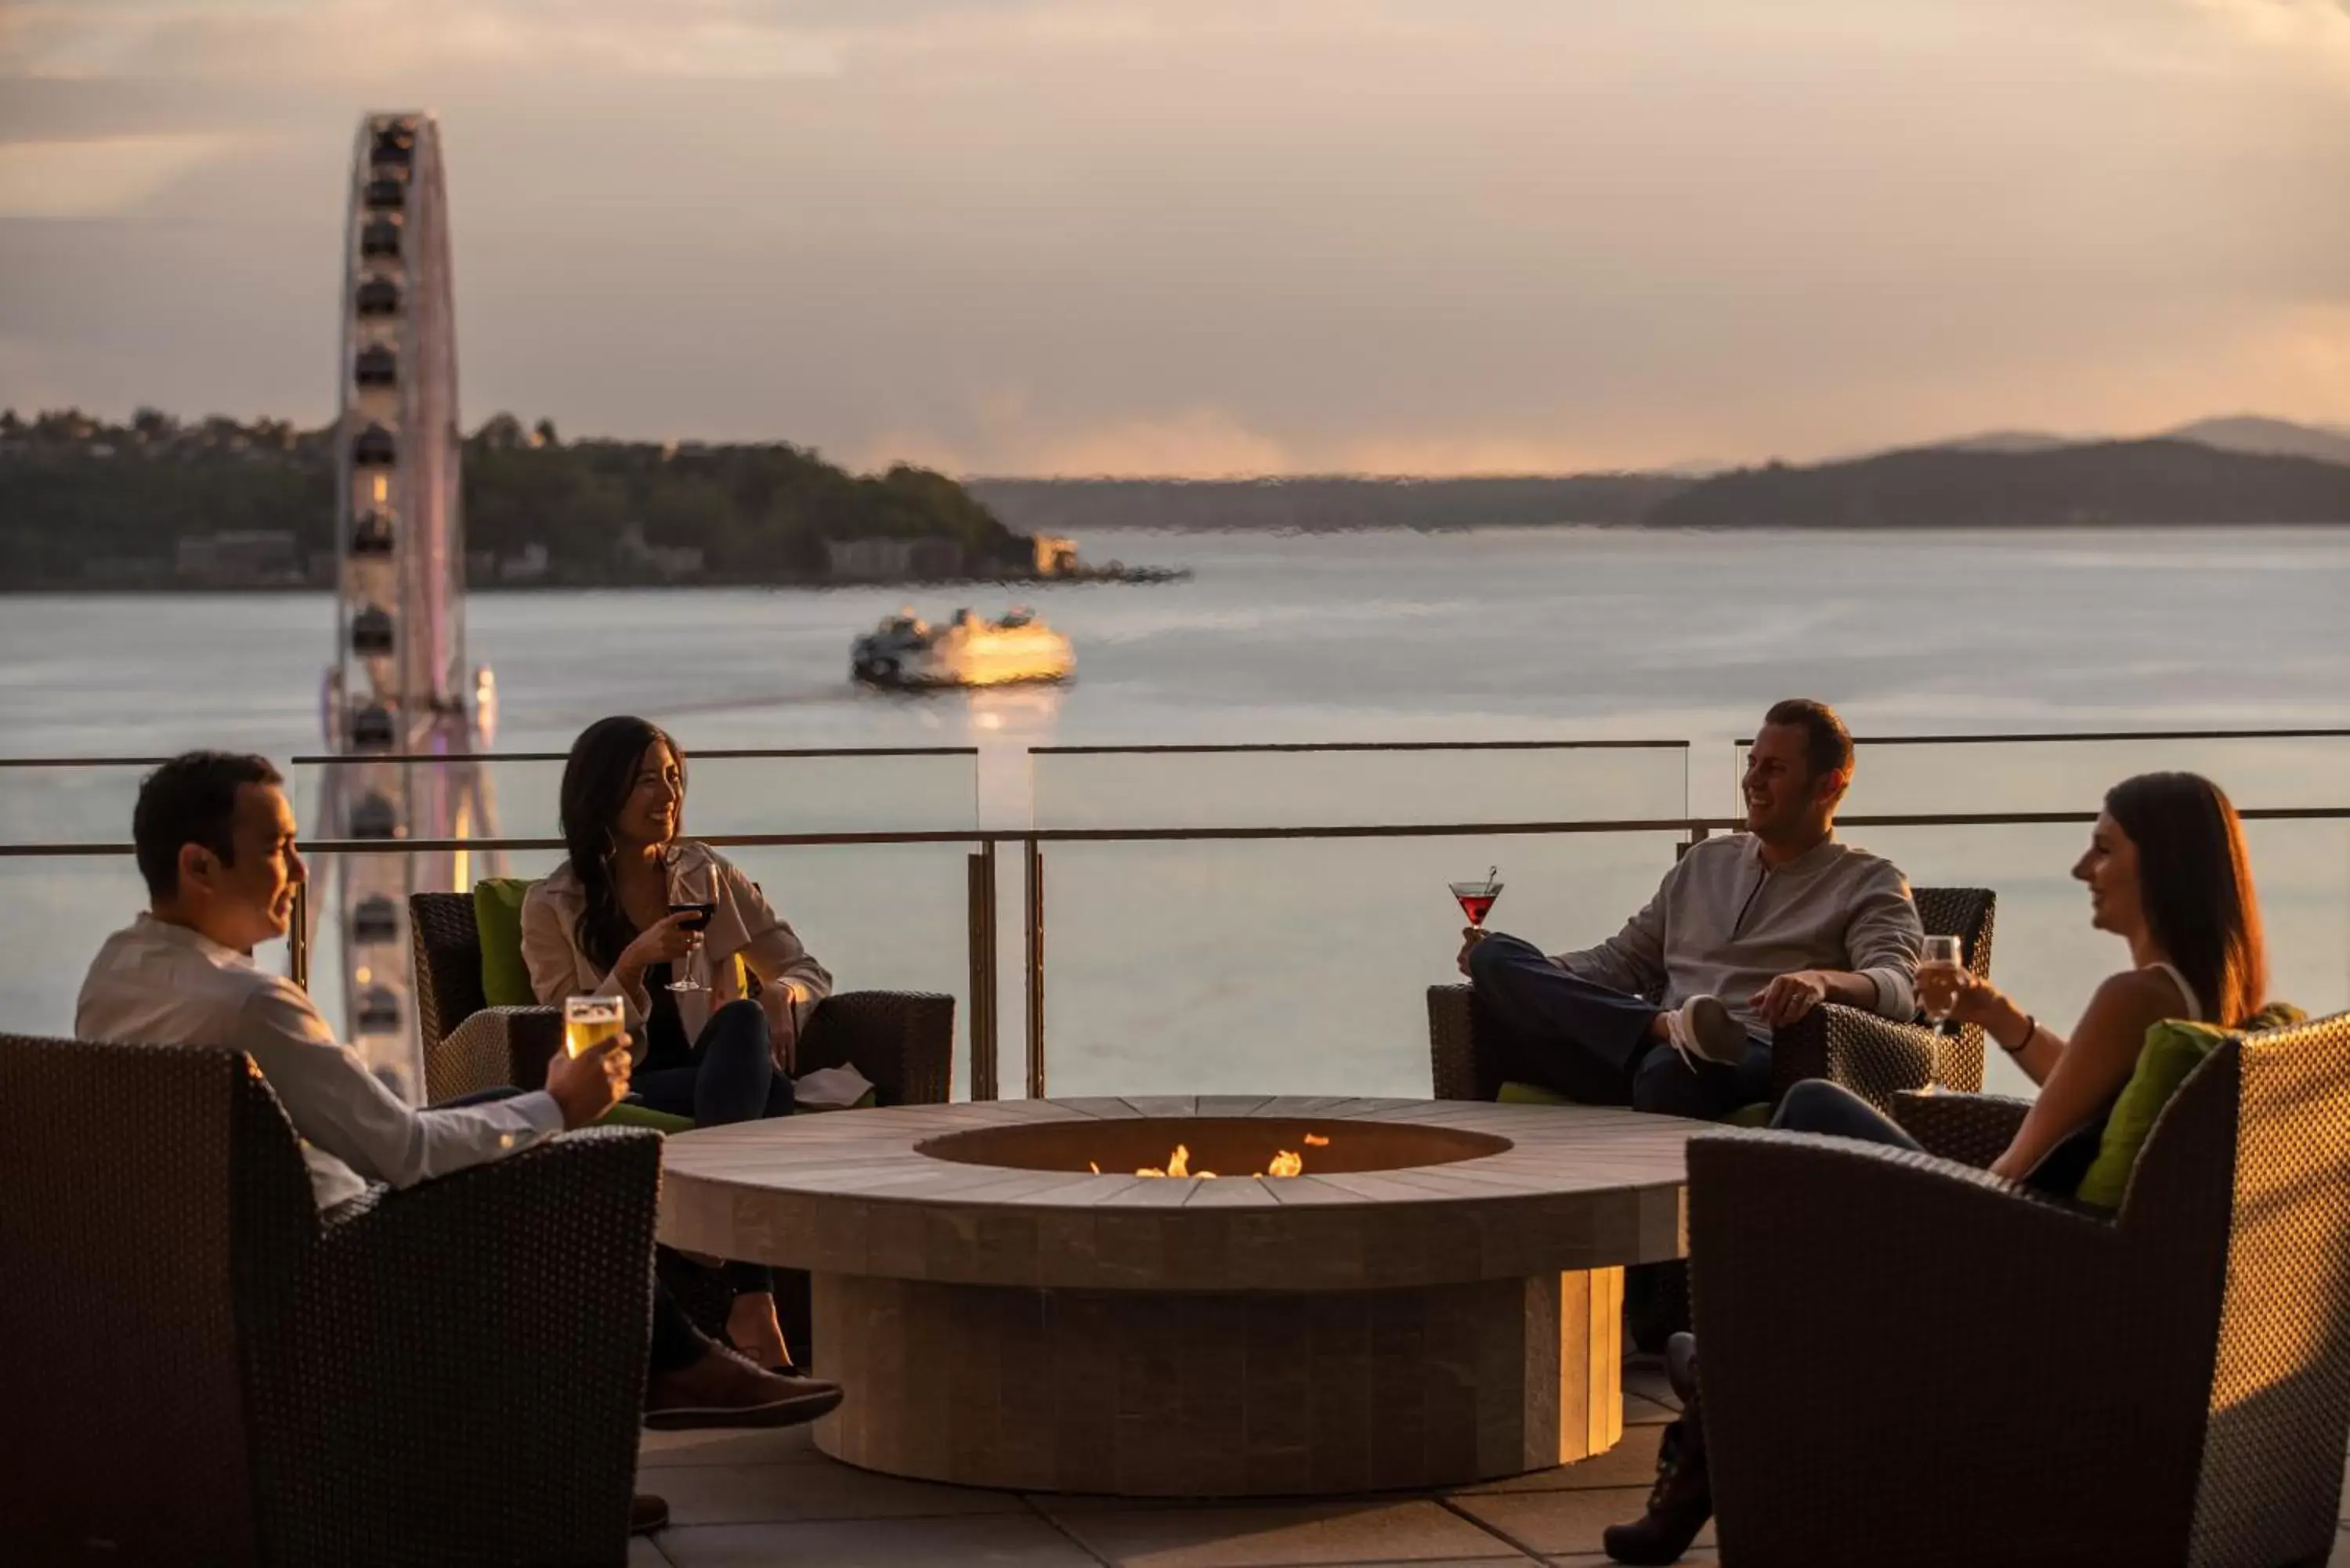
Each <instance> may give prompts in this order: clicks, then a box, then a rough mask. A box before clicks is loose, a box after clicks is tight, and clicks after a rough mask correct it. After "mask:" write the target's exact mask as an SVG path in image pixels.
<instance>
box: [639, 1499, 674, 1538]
mask: <svg viewBox="0 0 2350 1568" xmlns="http://www.w3.org/2000/svg"><path fill="white" fill-rule="evenodd" d="M668 1528H669V1500H668V1499H667V1498H662V1497H655V1496H653V1495H652V1494H651V1493H650V1492H641V1491H640V1492H639V1493H637V1495H636V1496H634V1497H632V1498H630V1499H629V1534H631V1535H650V1534H651V1533H652V1532H654V1531H656V1530H667V1529H668Z"/></svg>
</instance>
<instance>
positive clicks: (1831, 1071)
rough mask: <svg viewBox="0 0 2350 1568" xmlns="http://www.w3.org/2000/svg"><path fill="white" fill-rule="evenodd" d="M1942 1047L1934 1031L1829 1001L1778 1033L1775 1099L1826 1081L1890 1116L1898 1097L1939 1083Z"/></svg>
mask: <svg viewBox="0 0 2350 1568" xmlns="http://www.w3.org/2000/svg"><path fill="white" fill-rule="evenodd" d="M1939 1046H1940V1042H1939V1040H1937V1039H1936V1037H1935V1035H1934V1033H1933V1032H1932V1031H1931V1030H1929V1029H1924V1028H1920V1027H1919V1026H1918V1025H1917V1024H1914V1023H1895V1022H1894V1021H1893V1020H1891V1019H1889V1018H1879V1017H1877V1015H1876V1014H1875V1013H1873V1012H1862V1011H1861V1010H1860V1009H1858V1008H1856V1007H1846V1006H1843V1005H1841V1004H1840V1003H1836V1002H1826V1003H1824V1004H1823V1005H1821V1006H1818V1007H1815V1008H1814V1009H1812V1011H1811V1012H1808V1013H1806V1014H1805V1015H1804V1017H1802V1018H1800V1019H1798V1020H1797V1021H1796V1022H1794V1023H1791V1024H1789V1025H1788V1026H1787V1027H1785V1028H1784V1029H1781V1030H1779V1031H1777V1032H1776V1033H1775V1034H1774V1035H1773V1039H1772V1047H1771V1097H1772V1099H1773V1101H1776V1100H1777V1099H1778V1098H1779V1097H1780V1096H1783V1095H1784V1094H1785V1093H1786V1092H1787V1091H1788V1090H1789V1089H1791V1088H1793V1087H1794V1085H1797V1084H1799V1083H1801V1082H1802V1081H1803V1080H1804V1079H1805V1078H1825V1079H1827V1080H1828V1081H1829V1082H1831V1083H1835V1084H1841V1085H1844V1086H1845V1087H1846V1088H1847V1089H1850V1090H1851V1091H1852V1092H1853V1093H1854V1094H1856V1095H1858V1096H1860V1097H1861V1098H1862V1099H1864V1100H1866V1101H1867V1102H1868V1103H1869V1104H1870V1105H1872V1106H1876V1107H1877V1109H1878V1110H1880V1111H1888V1112H1889V1110H1890V1109H1891V1106H1892V1102H1893V1096H1895V1095H1897V1094H1898V1093H1900V1092H1901V1091H1902V1090H1904V1089H1922V1088H1924V1087H1925V1086H1926V1085H1928V1084H1930V1083H1932V1082H1933V1081H1934V1068H1935V1064H1936V1062H1937V1060H1938V1057H1939Z"/></svg>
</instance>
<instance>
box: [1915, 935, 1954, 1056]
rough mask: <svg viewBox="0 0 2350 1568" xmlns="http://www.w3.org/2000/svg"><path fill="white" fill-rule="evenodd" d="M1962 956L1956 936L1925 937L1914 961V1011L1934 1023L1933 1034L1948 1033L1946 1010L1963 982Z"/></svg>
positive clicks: (1948, 1010) (1948, 1019)
mask: <svg viewBox="0 0 2350 1568" xmlns="http://www.w3.org/2000/svg"><path fill="white" fill-rule="evenodd" d="M1965 970H1966V955H1965V953H1964V951H1963V950H1962V949H1961V948H1960V943H1959V939H1958V938H1956V937H1928V938H1927V939H1926V949H1925V951H1924V952H1923V953H1922V954H1921V955H1920V956H1919V957H1918V1011H1919V1012H1923V1013H1924V1014H1925V1015H1926V1020H1927V1022H1928V1023H1931V1024H1932V1025H1933V1026H1934V1033H1937V1034H1942V1033H1949V1031H1948V1029H1947V1028H1946V1025H1948V1024H1949V1023H1950V1010H1951V1009H1952V1008H1954V1007H1956V1006H1958V1004H1959V988H1960V985H1962V984H1964V983H1965Z"/></svg>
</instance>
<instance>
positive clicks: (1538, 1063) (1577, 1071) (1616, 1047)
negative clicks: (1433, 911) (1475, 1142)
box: [1469, 931, 1771, 1120]
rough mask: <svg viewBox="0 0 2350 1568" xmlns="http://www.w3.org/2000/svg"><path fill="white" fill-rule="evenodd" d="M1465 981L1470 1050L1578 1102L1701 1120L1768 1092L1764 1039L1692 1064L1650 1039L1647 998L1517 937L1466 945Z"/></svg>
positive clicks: (1651, 1006)
mask: <svg viewBox="0 0 2350 1568" xmlns="http://www.w3.org/2000/svg"><path fill="white" fill-rule="evenodd" d="M1469 983H1470V985H1471V987H1472V988H1474V990H1475V992H1476V1000H1477V1010H1478V1014H1479V1016H1478V1020H1477V1048H1478V1051H1479V1053H1480V1054H1482V1055H1485V1056H1487V1057H1488V1058H1489V1059H1490V1060H1491V1061H1492V1063H1493V1064H1494V1065H1495V1067H1496V1068H1497V1069H1498V1070H1499V1073H1500V1075H1501V1076H1502V1077H1503V1079H1504V1080H1513V1081H1515V1082H1517V1083H1521V1084H1538V1085H1542V1086H1543V1087H1544V1088H1546V1089H1553V1090H1555V1091H1557V1092H1558V1093H1559V1094H1562V1095H1565V1096H1566V1097H1567V1098H1569V1099H1571V1100H1576V1101H1580V1102H1581V1103H1582V1104H1584V1105H1586V1106H1631V1107H1632V1108H1633V1109H1635V1110H1640V1111H1655V1112H1659V1113H1660V1114H1662V1115H1665V1116H1693V1117H1700V1118H1704V1119H1708V1120H1711V1119H1713V1118H1715V1117H1719V1116H1728V1115H1729V1114H1730V1113H1731V1112H1732V1111H1734V1110H1737V1109H1738V1108H1740V1107H1741V1106H1751V1105H1752V1104H1754V1103H1755V1102H1756V1101H1758V1100H1767V1099H1769V1098H1770V1097H1771V1043H1770V1042H1769V1041H1767V1040H1763V1039H1750V1040H1748V1041H1747V1043H1746V1058H1745V1060H1744V1061H1742V1062H1741V1063H1739V1064H1737V1065H1736V1066H1731V1064H1728V1063H1723V1062H1708V1061H1705V1060H1703V1059H1702V1058H1700V1060H1699V1061H1698V1062H1697V1064H1695V1065H1694V1066H1692V1065H1691V1064H1690V1063H1689V1062H1688V1061H1687V1060H1685V1059H1684V1058H1683V1057H1682V1055H1681V1054H1680V1053H1679V1052H1678V1051H1676V1050H1674V1049H1673V1048H1672V1047H1671V1046H1670V1045H1662V1044H1656V1043H1655V1042H1653V1041H1652V1040H1651V1039H1650V1038H1649V1035H1648V1031H1649V1029H1650V1028H1651V1027H1652V1026H1653V1025H1654V1024H1655V1023H1656V1019H1657V1014H1658V1012H1659V1011H1660V1010H1659V1008H1658V1006H1657V1004H1656V1003H1655V1002H1649V1001H1648V1000H1647V999H1646V998H1643V997H1638V996H1628V995H1627V994H1625V993H1624V992H1620V991H1617V990H1615V989H1614V988H1612V987H1609V986H1605V985H1601V984H1599V983H1598V982H1597V981H1589V980H1585V979H1583V978H1581V977H1580V976H1577V975H1572V974H1569V973H1567V972H1566V971H1565V970H1563V969H1561V968H1559V967H1558V966H1557V965H1556V964H1555V963H1553V962H1551V961H1550V960H1549V959H1547V958H1545V957H1544V956H1543V954H1542V953H1541V951H1539V950H1537V949H1535V948H1534V946H1533V944H1531V943H1529V942H1525V941H1522V940H1519V939H1518V938H1516V937H1513V936H1505V935H1503V933H1501V932H1499V931H1496V932H1494V933H1493V934H1492V935H1491V936H1489V937H1487V938H1486V939H1485V940H1483V941H1481V942H1479V943H1478V944H1477V945H1476V946H1475V947H1473V948H1471V949H1470V950H1469Z"/></svg>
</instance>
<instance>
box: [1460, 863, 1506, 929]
mask: <svg viewBox="0 0 2350 1568" xmlns="http://www.w3.org/2000/svg"><path fill="white" fill-rule="evenodd" d="M1451 887H1452V896H1453V897H1454V898H1458V899H1460V900H1461V913H1462V914H1464V915H1466V916H1468V917H1469V923H1470V924H1471V926H1473V927H1475V928H1476V929H1478V930H1480V931H1482V930H1483V929H1485V917H1486V916H1487V915H1490V914H1492V912H1493V903H1494V900H1496V899H1498V898H1501V896H1502V868H1501V867H1498V866H1496V867H1492V868H1491V869H1490V870H1488V871H1487V872H1486V873H1485V875H1484V877H1483V879H1482V880H1480V881H1474V882H1455V883H1453V884H1451Z"/></svg>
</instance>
